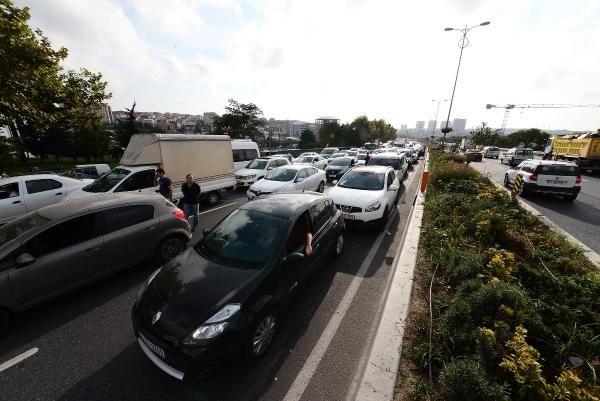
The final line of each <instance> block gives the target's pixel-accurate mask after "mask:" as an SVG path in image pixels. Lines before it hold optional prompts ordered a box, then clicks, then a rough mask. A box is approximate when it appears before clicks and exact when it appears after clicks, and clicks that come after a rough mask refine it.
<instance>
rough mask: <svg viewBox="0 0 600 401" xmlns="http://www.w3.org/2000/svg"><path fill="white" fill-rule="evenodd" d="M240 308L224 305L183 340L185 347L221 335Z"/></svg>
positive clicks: (236, 305)
mask: <svg viewBox="0 0 600 401" xmlns="http://www.w3.org/2000/svg"><path fill="white" fill-rule="evenodd" d="M241 308H242V305H241V304H229V305H225V306H224V307H223V308H221V310H219V311H218V312H217V313H215V314H214V315H213V316H212V317H211V318H210V319H208V320H207V321H206V322H204V324H202V325H201V326H199V327H198V328H197V329H196V330H194V331H193V332H192V333H191V334H190V335H189V336H187V337H186V339H185V340H183V344H185V345H194V344H197V343H198V342H200V341H202V340H210V339H211V338H215V337H217V336H218V335H220V334H221V333H223V332H224V331H225V330H226V329H227V328H228V327H229V319H230V318H231V317H232V316H233V315H235V314H236V313H237V312H238V311H239V310H240V309H241Z"/></svg>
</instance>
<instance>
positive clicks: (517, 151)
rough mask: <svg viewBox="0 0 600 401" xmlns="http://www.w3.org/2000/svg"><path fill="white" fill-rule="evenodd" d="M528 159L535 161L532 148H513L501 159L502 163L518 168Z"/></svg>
mask: <svg viewBox="0 0 600 401" xmlns="http://www.w3.org/2000/svg"><path fill="white" fill-rule="evenodd" d="M527 159H533V149H531V148H512V149H509V150H507V151H506V153H504V155H503V156H502V157H501V158H500V163H502V164H508V165H509V166H516V165H517V164H519V163H521V162H522V161H525V160H527Z"/></svg>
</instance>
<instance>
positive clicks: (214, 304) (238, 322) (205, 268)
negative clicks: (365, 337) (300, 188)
mask: <svg viewBox="0 0 600 401" xmlns="http://www.w3.org/2000/svg"><path fill="white" fill-rule="evenodd" d="M344 230H345V226H344V219H343V217H342V213H341V212H340V211H339V210H337V209H336V208H335V206H334V204H333V201H332V200H331V199H330V198H329V197H327V196H325V195H323V194H316V193H295V194H278V195H272V196H268V197H266V198H262V199H259V200H257V201H255V202H249V203H246V204H244V205H243V206H241V207H240V208H238V209H236V210H235V211H233V212H232V213H231V214H230V215H228V216H227V217H225V219H223V220H222V221H221V222H220V223H219V224H217V225H216V226H215V227H214V228H213V229H212V230H210V231H209V232H207V233H206V235H205V236H204V238H203V239H202V240H201V241H200V242H199V243H198V244H197V245H196V246H194V247H193V248H191V249H188V250H187V251H186V252H184V253H183V254H181V255H180V256H179V257H177V258H176V259H174V260H173V261H171V262H170V263H168V264H166V265H165V266H163V267H162V268H161V269H159V270H157V271H156V272H154V273H153V274H152V275H151V276H150V277H149V278H148V280H147V282H146V283H145V285H144V286H143V287H142V288H141V290H140V293H139V295H138V297H137V299H136V301H135V304H134V305H133V309H132V321H133V328H134V332H135V336H136V337H137V340H138V344H139V346H140V348H141V349H142V351H143V352H144V354H145V355H146V356H147V357H148V358H149V359H150V360H151V361H152V362H153V363H154V364H155V365H156V366H158V367H159V368H160V369H162V370H163V371H164V372H166V373H167V374H169V375H171V376H173V377H175V378H177V379H179V380H182V379H185V378H190V377H191V378H193V377H194V376H196V375H197V374H198V373H201V372H203V371H205V370H206V369H210V368H212V367H213V366H214V365H215V364H218V363H219V362H220V361H222V359H223V358H224V357H226V356H230V355H232V354H238V355H239V354H240V351H241V353H243V354H245V355H246V356H247V357H248V358H249V359H250V360H256V359H259V358H260V357H262V356H263V355H264V354H265V353H266V352H267V350H268V349H269V346H270V345H271V343H272V340H273V338H274V336H275V334H276V332H277V329H278V327H279V325H280V318H281V317H282V316H283V314H284V311H285V310H286V308H287V307H288V305H289V304H290V301H291V299H293V297H295V296H296V295H297V293H298V292H299V289H300V288H301V287H302V283H303V282H305V281H306V280H307V279H308V278H309V277H310V275H311V273H312V272H313V271H315V269H318V267H319V265H321V264H322V263H324V262H326V261H327V259H328V258H329V257H330V256H331V255H334V256H339V255H341V253H342V250H343V247H344ZM308 233H311V234H312V247H308V246H307V238H308V236H307V234H308Z"/></svg>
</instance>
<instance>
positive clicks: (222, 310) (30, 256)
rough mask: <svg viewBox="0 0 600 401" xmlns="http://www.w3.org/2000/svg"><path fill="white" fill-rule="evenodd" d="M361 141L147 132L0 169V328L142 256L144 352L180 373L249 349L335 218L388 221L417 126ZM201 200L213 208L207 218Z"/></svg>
mask: <svg viewBox="0 0 600 401" xmlns="http://www.w3.org/2000/svg"><path fill="white" fill-rule="evenodd" d="M366 145H367V146H365V147H363V148H352V149H339V148H325V149H322V150H319V152H304V153H301V154H297V156H296V157H293V156H292V155H291V154H290V153H288V151H283V152H280V153H281V154H270V155H269V156H265V155H264V154H263V155H262V156H261V152H260V150H259V149H258V146H257V144H256V143H254V142H252V141H250V140H230V139H229V137H227V136H215V135H181V134H145V135H135V136H133V137H132V139H131V141H130V142H129V145H128V147H127V148H126V149H125V152H124V154H123V157H122V158H121V161H120V164H119V165H118V166H115V167H114V168H112V169H109V168H108V166H106V165H97V166H92V165H88V166H81V167H77V168H76V170H77V169H78V170H77V171H72V172H71V176H66V175H57V174H54V173H52V172H47V173H44V172H41V173H39V174H31V175H25V176H15V177H6V178H2V179H0V195H1V196H0V224H2V225H1V226H0V333H1V334H0V335H1V336H3V337H4V338H5V339H9V340H10V338H11V336H12V335H14V333H15V331H18V330H19V325H23V324H26V322H24V318H23V317H27V314H26V313H25V312H27V311H31V310H35V309H36V308H40V305H43V304H45V303H47V302H51V300H56V299H60V297H65V294H68V293H72V292H74V291H77V290H78V289H81V288H84V287H86V286H89V285H91V284H92V283H93V282H98V281H101V283H100V284H99V285H102V284H104V283H105V282H104V281H102V280H103V279H105V278H106V277H111V276H112V277H114V275H118V274H123V271H124V270H126V269H130V268H134V267H135V266H139V265H140V264H149V265H151V266H153V269H152V270H153V271H151V273H150V274H148V273H146V276H145V279H144V280H143V282H139V283H137V284H136V286H137V288H139V290H138V292H137V295H136V297H135V302H134V303H133V304H131V305H130V306H129V313H130V316H129V318H128V319H129V321H130V323H131V327H132V329H133V333H132V334H131V336H134V337H135V342H136V343H137V346H138V348H139V352H141V353H143V355H144V356H145V357H146V359H147V363H150V364H153V365H154V366H155V367H156V368H158V369H160V370H162V371H163V372H164V374H166V375H169V376H171V377H172V378H175V379H177V380H184V379H188V378H197V377H200V376H202V375H204V374H205V373H206V372H207V371H210V370H211V369H212V368H213V366H217V365H219V363H220V362H221V361H222V360H223V359H225V358H229V357H232V356H233V357H234V358H243V359H244V360H246V361H250V362H255V361H258V360H260V359H261V358H263V356H264V355H265V354H267V353H268V352H269V349H270V347H271V345H272V343H273V341H274V339H275V338H276V335H277V333H278V330H279V327H280V326H281V325H282V321H283V320H284V319H285V315H286V311H288V310H289V308H290V306H291V305H293V304H294V302H297V301H296V300H297V299H298V298H302V297H303V295H302V291H303V289H302V287H303V286H302V283H303V282H305V281H307V280H309V279H310V278H311V277H312V276H314V272H315V271H316V270H318V269H320V266H323V265H327V264H328V263H330V261H331V260H335V258H339V257H340V256H341V255H342V254H343V253H344V250H345V248H346V247H345V245H346V238H347V237H346V235H347V233H348V232H352V231H356V232H358V233H360V236H364V237H365V238H370V240H369V241H372V239H373V238H374V237H377V236H378V235H379V233H383V232H384V231H385V230H386V227H387V226H388V225H389V223H390V220H391V218H392V217H393V215H394V212H395V211H396V207H397V205H398V202H399V201H400V200H401V197H402V196H403V194H404V192H405V191H404V182H405V180H406V179H407V177H408V176H409V175H410V174H412V172H413V171H416V170H415V168H416V167H417V166H418V164H419V160H420V158H421V157H423V156H424V154H425V146H424V145H422V144H420V143H418V142H411V141H403V140H398V141H394V142H389V143H386V144H381V145H375V144H366ZM265 153H268V152H265ZM295 153H299V152H298V151H295ZM421 164H422V163H421ZM421 167H422V166H421ZM84 175H85V176H84ZM94 175H95V176H96V177H95V178H94ZM88 177H89V178H88ZM232 194H234V195H232ZM232 196H237V197H236V198H235V199H237V200H238V201H236V202H230V203H227V202H228V201H227V199H233V198H231V197H232ZM220 209H222V210H220ZM212 211H219V212H222V213H223V214H222V215H220V216H221V218H220V220H219V221H215V224H214V226H213V227H211V228H210V229H207V228H204V229H203V228H202V227H203V221H204V219H205V217H204V216H205V215H204V214H205V213H210V212H212ZM199 215H200V216H199ZM206 216H208V215H206ZM199 217H200V218H199ZM288 319H289V317H288ZM127 330H130V329H129V328H127ZM2 362H4V361H0V363H2ZM11 363H12V362H11ZM9 365H10V366H12V365H11V364H10V363H9V364H6V365H5V364H3V365H2V366H4V369H8V368H10V366H9Z"/></svg>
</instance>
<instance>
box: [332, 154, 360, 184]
mask: <svg viewBox="0 0 600 401" xmlns="http://www.w3.org/2000/svg"><path fill="white" fill-rule="evenodd" d="M353 165H354V158H352V157H337V158H334V159H329V165H328V166H327V167H325V176H326V177H327V181H333V180H339V179H340V178H342V176H343V175H344V174H346V171H348V170H350V169H351V168H352V166H353Z"/></svg>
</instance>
